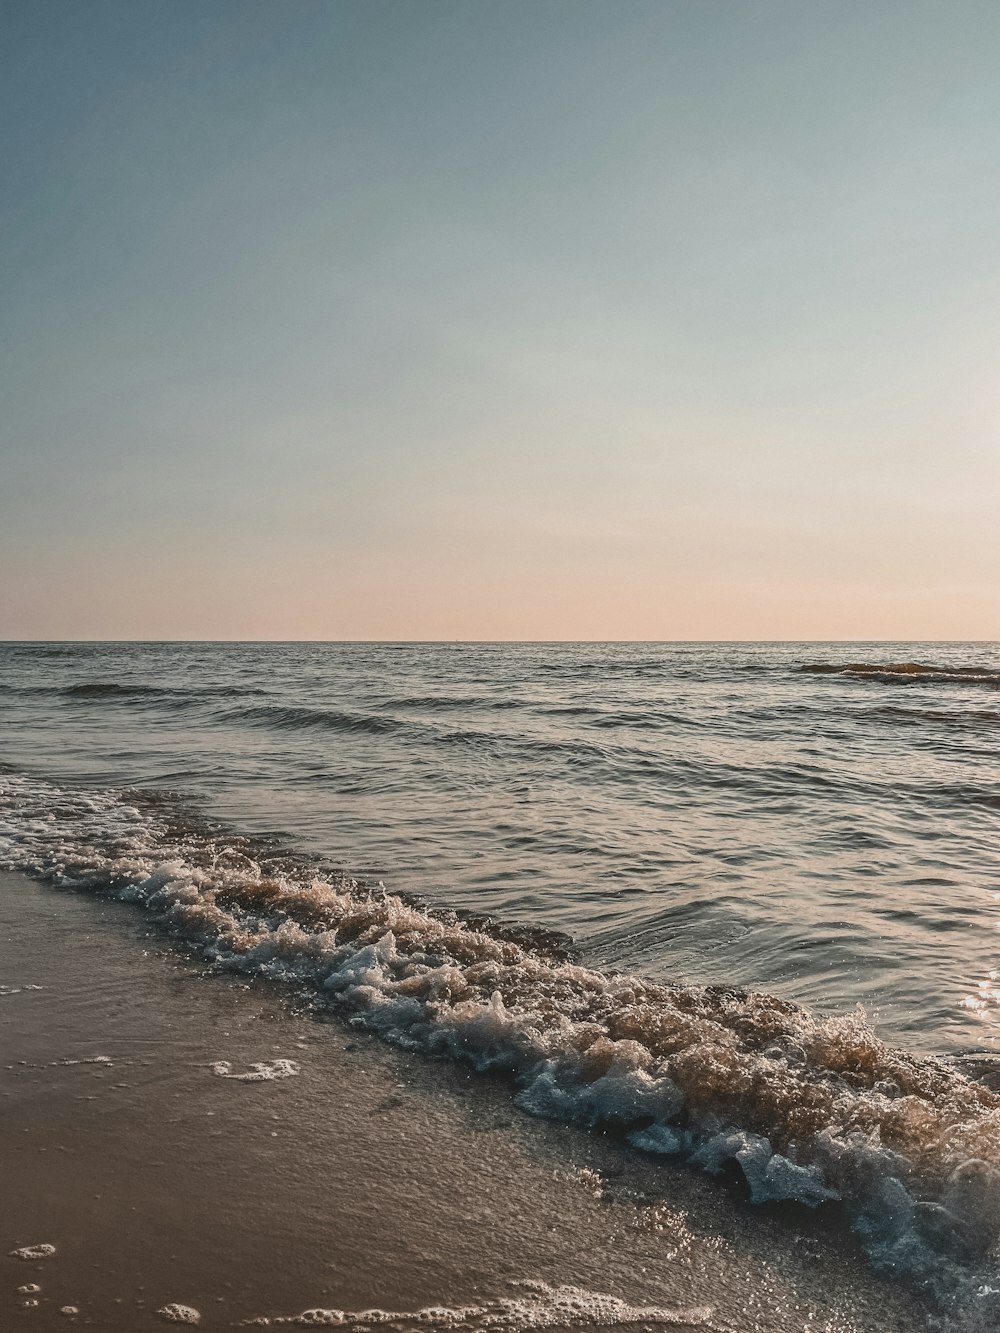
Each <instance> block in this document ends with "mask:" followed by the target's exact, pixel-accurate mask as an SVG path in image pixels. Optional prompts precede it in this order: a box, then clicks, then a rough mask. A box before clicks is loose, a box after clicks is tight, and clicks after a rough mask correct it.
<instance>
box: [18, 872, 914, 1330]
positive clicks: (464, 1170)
mask: <svg viewBox="0 0 1000 1333" xmlns="http://www.w3.org/2000/svg"><path fill="white" fill-rule="evenodd" d="M0 929H2V938H3V941H4V950H3V974H2V975H0V982H2V983H3V985H4V987H5V989H6V991H7V993H6V994H3V995H0V1032H2V1038H3V1049H4V1057H3V1065H4V1068H3V1069H2V1070H0V1076H2V1083H0V1088H2V1095H0V1124H2V1130H0V1175H2V1178H3V1179H4V1181H5V1194H6V1206H5V1208H4V1214H3V1217H2V1219H0V1272H2V1290H3V1294H2V1297H0V1310H2V1311H3V1314H4V1319H5V1321H9V1324H8V1323H5V1326H9V1327H11V1328H12V1329H13V1330H17V1333H20V1330H21V1329H22V1328H23V1329H25V1330H29V1329H31V1330H36V1333H46V1331H47V1330H49V1329H55V1328H65V1327H67V1326H71V1325H72V1324H74V1323H78V1324H82V1325H91V1326H96V1327H99V1328H101V1329H106V1330H108V1333H118V1331H119V1330H121V1333H125V1330H134V1333H142V1330H144V1329H155V1328H162V1327H164V1326H165V1325H164V1322H163V1319H162V1317H159V1316H158V1315H157V1313H156V1312H157V1311H158V1310H160V1309H163V1308H164V1307H165V1306H167V1305H169V1304H170V1303H178V1304H182V1305H185V1306H191V1307H193V1308H195V1309H197V1310H199V1311H200V1312H201V1321H200V1325H199V1326H200V1327H202V1328H207V1329H215V1328H219V1329H221V1328H225V1327H231V1326H232V1325H233V1324H236V1323H239V1322H241V1321H245V1320H253V1319H262V1318H269V1319H274V1318H275V1317H276V1316H277V1317H282V1316H284V1317H288V1316H295V1315H297V1314H299V1313H301V1312H302V1311H305V1310H308V1309H316V1308H322V1309H326V1310H334V1311H344V1312H351V1311H354V1312H360V1311H371V1310H373V1309H379V1310H383V1311H385V1310H392V1311H400V1312H408V1313H409V1314H410V1315H411V1316H412V1315H414V1314H415V1313H416V1312H419V1311H421V1310H424V1309H426V1308H427V1307H432V1306H433V1307H439V1308H440V1307H444V1308H443V1309H442V1310H441V1313H440V1315H439V1317H438V1322H437V1323H434V1322H432V1323H430V1324H428V1323H427V1320H426V1318H425V1319H424V1320H423V1322H422V1324H421V1325H420V1326H421V1327H432V1328H434V1327H439V1328H447V1327H452V1328H456V1327H470V1328H484V1329H485V1328H491V1327H493V1328H499V1327H509V1328H528V1327H531V1326H535V1327H549V1328H561V1327H566V1328H569V1327H579V1326H581V1322H580V1320H581V1319H584V1320H586V1322H585V1324H584V1325H583V1326H586V1327H590V1328H608V1329H611V1328H616V1327H625V1326H634V1327H646V1328H652V1329H659V1328H661V1327H663V1328H666V1327H675V1328H677V1327H679V1328H692V1329H693V1328H707V1329H712V1328H720V1329H725V1330H727V1333H729V1331H732V1333H744V1330H746V1331H747V1333H749V1330H751V1329H753V1330H761V1331H767V1333H770V1331H771V1330H773V1333H793V1331H794V1330H796V1329H798V1328H803V1329H805V1328H807V1327H808V1328H809V1329H813V1330H815V1329H828V1330H830V1333H834V1331H836V1333H848V1331H852V1333H855V1331H856V1333H869V1331H871V1333H874V1331H875V1330H876V1329H877V1330H879V1333H895V1331H896V1330H899V1333H903V1330H912V1329H914V1328H918V1327H920V1326H921V1324H922V1323H923V1321H924V1317H925V1313H926V1312H925V1309H924V1307H923V1306H922V1304H921V1303H920V1302H919V1301H918V1300H917V1299H916V1297H914V1296H913V1295H912V1294H911V1293H910V1292H908V1291H907V1290H906V1289H905V1288H903V1287H901V1286H899V1285H896V1284H894V1283H891V1282H888V1281H886V1280H884V1279H882V1278H880V1277H879V1276H878V1275H877V1274H875V1273H874V1272H873V1271H872V1270H871V1269H870V1267H869V1266H868V1264H867V1261H866V1260H865V1259H864V1257H863V1255H862V1253H861V1250H860V1246H859V1245H858V1243H857V1242H856V1241H855V1240H854V1238H853V1237H852V1236H851V1235H850V1233H849V1232H848V1231H847V1229H846V1225H841V1224H840V1222H839V1221H837V1220H834V1219H833V1218H831V1217H830V1216H828V1215H823V1214H812V1213H810V1212H809V1211H808V1210H806V1209H804V1208H795V1207H790V1206H770V1207H765V1208H755V1207H752V1206H751V1205H749V1204H747V1203H745V1202H744V1201H743V1200H741V1199H740V1198H739V1197H738V1194H737V1192H736V1191H735V1189H732V1188H728V1189H727V1187H726V1186H724V1185H722V1184H720V1183H719V1182H717V1181H713V1180H710V1179H707V1178H705V1177H704V1176H701V1175H698V1174H697V1173H696V1172H694V1171H693V1170H691V1169H690V1168H685V1167H683V1166H681V1165H677V1164H673V1163H671V1162H669V1161H664V1160H662V1159H658V1160H655V1161H654V1160H652V1159H650V1158H648V1157H645V1156H643V1155H642V1154H640V1153H638V1152H636V1151H634V1150H631V1149H628V1148H627V1147H625V1146H624V1145H623V1144H622V1143H620V1142H619V1141H618V1140H617V1139H616V1138H615V1137H614V1136H612V1135H606V1134H601V1133H595V1132H589V1131H586V1130H582V1129H579V1128H576V1127H573V1126H570V1125H566V1124H561V1123H552V1122H547V1121H538V1120H534V1119H531V1118H529V1117H527V1116H525V1115H523V1114H522V1113H521V1112H519V1111H517V1110H516V1109H515V1108H514V1107H513V1105H512V1102H511V1090H510V1088H509V1087H508V1086H506V1085H505V1084H504V1083H503V1081H501V1080H499V1079H493V1078H489V1077H486V1078H484V1077H482V1076H478V1075H475V1074H473V1073H471V1072H469V1071H468V1070H465V1069H462V1068H460V1067H458V1066H456V1065H454V1064H452V1063H450V1062H438V1061H433V1060H429V1059H427V1058H426V1057H423V1056H420V1055H416V1054H411V1053H408V1052H405V1051H400V1050H397V1049H393V1048H390V1047H387V1046H385V1045H383V1044H382V1043H380V1042H379V1041H378V1040H377V1038H375V1037H373V1036H371V1035H369V1034H365V1033H361V1032H356V1031H354V1030H352V1029H351V1028H350V1027H349V1026H348V1025H347V1024H345V1023H344V1022H343V1021H342V1020H340V1019H337V1018H332V1017H331V1018H329V1019H325V1018H320V1017H317V1016H316V1015H315V1014H310V1013H306V1012H302V1011H297V1010H296V1007H295V1004H294V1002H292V1003H290V1002H289V999H288V997H287V994H283V993H280V992H279V988H278V987H276V986H274V985H273V984H271V983H267V982H253V983H248V982H246V981H245V980H239V979H234V978H232V977H226V976H217V975H214V974H212V975H206V969H205V968H204V965H203V964H199V963H198V962H197V961H195V960H193V959H192V958H191V957H189V956H187V955H185V954H184V953H183V952H182V951H180V950H178V949H175V948H173V947H172V946H171V944H170V942H169V941H168V940H166V939H165V938H164V937H163V936H162V935H158V934H157V933H155V932H153V931H151V930H150V927H149V923H148V922H147V921H145V920H143V919H142V917H141V915H140V914H139V913H138V912H136V911H135V910H134V909H132V908H130V907H128V906H127V905H124V904H120V903H114V902H109V901H107V900H103V899H94V898H89V897H85V896H81V895H77V894H73V893H68V892H64V891H60V890H56V889H52V888H49V887H46V886H43V885H40V884H38V883H35V882H34V881H31V880H28V879H26V878H25V877H23V876H22V875H20V874H8V873H3V874H0ZM35 986H37V987H41V989H37V990H34V989H27V988H28V987H35ZM282 1061H284V1062H288V1063H286V1064H284V1065H282V1064H281V1063H280V1062H282ZM254 1065H264V1066H270V1069H269V1070H268V1069H265V1073H270V1074H271V1075H274V1074H278V1075H279V1076H278V1077H273V1076H272V1077H269V1078H263V1079H260V1080H259V1081H245V1080H244V1079H243V1078H242V1077H241V1076H242V1075H244V1074H249V1073H252V1072H253V1069H252V1067H253V1066H254ZM227 1066H228V1067H227ZM296 1069H297V1070H298V1072H293V1071H294V1070H296ZM282 1075H283V1076H282ZM37 1244H53V1245H55V1247H56V1252H55V1254H54V1255H53V1256H51V1257H49V1258H45V1259H40V1260H36V1261H24V1260H19V1259H16V1258H13V1257H11V1255H10V1253H9V1252H10V1251H11V1250H13V1249H15V1248H18V1247H21V1246H24V1245H37ZM518 1283H541V1284H544V1290H542V1292H541V1294H539V1292H538V1291H535V1293H534V1294H532V1290H531V1288H530V1287H528V1288H526V1287H523V1286H518V1285H516V1284H518ZM25 1284H37V1285H39V1286H40V1287H41V1292H39V1293H37V1295H35V1294H32V1295H30V1296H25V1295H23V1294H18V1293H17V1291H16V1288H17V1287H18V1286H21V1285H25ZM562 1287H572V1288H576V1289H578V1290H579V1291H581V1292H583V1293H589V1296H583V1297H579V1298H576V1297H574V1298H573V1299H574V1300H577V1302H578V1306H579V1308H577V1309H576V1310H575V1311H572V1312H569V1313H572V1314H573V1318H570V1317H569V1313H568V1314H567V1319H566V1320H565V1321H564V1322H562V1323H560V1322H553V1320H558V1319H559V1318H560V1309H561V1308H562V1307H560V1305H559V1298H558V1297H554V1296H553V1295H552V1292H553V1290H554V1289H558V1288H562ZM546 1292H547V1293H548V1294H546ZM597 1297H607V1298H611V1299H612V1300H615V1301H618V1302H621V1303H623V1304H621V1305H618V1306H614V1305H609V1304H607V1302H605V1303H604V1304H602V1303H601V1301H600V1300H598V1299H596V1298H597ZM25 1299H37V1300H38V1301H39V1304H38V1305H36V1306H24V1305H23V1304H22V1303H21V1302H22V1301H23V1300H25ZM525 1299H527V1301H528V1304H527V1306H524V1308H523V1310H522V1309H521V1307H519V1306H518V1305H517V1302H518V1301H521V1302H522V1303H523V1301H524V1300H525ZM532 1302H534V1305H533V1304H532ZM580 1302H582V1304H580ZM588 1302H589V1304H588ZM67 1305H70V1306H74V1307H77V1308H78V1309H79V1314H78V1315H76V1316H64V1315H61V1314H60V1313H59V1311H60V1309H61V1308H62V1307H63V1306H67ZM463 1310H464V1311H465V1315H464V1316H462V1317H464V1318H466V1319H467V1322H466V1324H461V1323H457V1322H456V1318H457V1316H456V1312H458V1311H463ZM470 1310H471V1311H473V1313H471V1314H470V1313H469V1311H470ZM447 1311H451V1312H452V1313H451V1314H448V1313H447ZM498 1311H499V1313H498ZM505 1311H506V1313H505ZM525 1311H526V1312H527V1313H525ZM657 1311H659V1312H660V1313H661V1314H662V1315H663V1316H664V1317H663V1318H660V1319H658V1320H657V1319H654V1318H651V1317H650V1315H651V1314H652V1313H655V1312H657ZM684 1311H688V1312H691V1313H692V1318H691V1319H690V1320H688V1322H687V1323H684V1322H678V1320H679V1319H680V1318H681V1316H682V1312H684ZM476 1312H478V1313H476ZM668 1315H669V1316H670V1318H667V1317H666V1316H668ZM536 1316H537V1318H538V1319H543V1318H544V1322H535V1323H534V1325H532V1322H531V1321H532V1320H535V1318H536ZM633 1316H634V1317H633ZM695 1316H696V1317H695ZM469 1320H471V1321H472V1322H468V1321H469ZM491 1320H493V1321H494V1322H490V1321H491ZM504 1320H506V1321H507V1322H504ZM477 1321H478V1322H477ZM496 1321H499V1322H496ZM511 1321H513V1322H511ZM519 1321H520V1322H519ZM346 1326H347V1327H351V1326H354V1327H364V1326H365V1325H364V1322H363V1321H359V1320H358V1319H354V1320H353V1321H351V1320H348V1322H347V1323H346ZM410 1326H414V1325H413V1322H412V1319H409V1320H404V1321H403V1322H401V1323H399V1324H398V1327H400V1328H407V1327H410Z"/></svg>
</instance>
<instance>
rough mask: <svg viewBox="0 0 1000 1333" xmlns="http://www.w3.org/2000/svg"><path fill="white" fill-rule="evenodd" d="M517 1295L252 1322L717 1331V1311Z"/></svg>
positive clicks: (404, 1331)
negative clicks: (638, 1326)
mask: <svg viewBox="0 0 1000 1333" xmlns="http://www.w3.org/2000/svg"><path fill="white" fill-rule="evenodd" d="M516 1286H517V1289H518V1292H517V1295H514V1296H510V1297H506V1298H500V1299H498V1300H492V1301H487V1302H485V1303H484V1304H482V1305H461V1306H447V1305H435V1306H425V1307H423V1308H422V1309H419V1310H409V1311H399V1310H382V1309H371V1310H357V1311H349V1310H337V1309H323V1308H318V1309H312V1310H303V1311H302V1313H301V1314H297V1315H278V1316H275V1317H271V1318H268V1317H266V1316H264V1317H262V1318H259V1319H252V1320H248V1321H247V1322H248V1323H249V1324H255V1325H261V1326H271V1325H283V1324H284V1325H287V1324H293V1325H297V1326H299V1327H302V1328H328V1327H335V1328H347V1329H352V1328H353V1329H359V1330H360V1329H365V1328H370V1327H371V1326H372V1325H376V1326H377V1325H379V1324H383V1325H386V1324H388V1325H391V1326H392V1328H393V1330H396V1331H397V1333H410V1330H418V1329H427V1328H428V1327H431V1328H435V1329H440V1330H444V1329H455V1330H462V1333H466V1331H467V1333H500V1331H501V1330H511V1331H512V1333H529V1330H534V1329H544V1328H580V1327H587V1326H594V1325H600V1326H601V1327H604V1328H624V1327H628V1326H629V1325H635V1324H650V1323H656V1324H661V1325H662V1324H666V1325H668V1326H669V1325H675V1326H676V1325H683V1326H685V1327H699V1328H705V1329H712V1328H716V1327H719V1326H717V1325H713V1324H712V1322H711V1320H712V1310H711V1308H709V1307H706V1306H698V1307H696V1308H693V1309H686V1310H679V1309H675V1308H671V1307H665V1306H657V1305H648V1306H641V1305H630V1304H629V1303H628V1302H627V1301H623V1300H620V1299H619V1298H618V1297H617V1296H608V1295H604V1294H603V1293H601V1292H594V1291H587V1290H585V1289H584V1288H583V1287H572V1286H549V1285H548V1284H547V1283H545V1282H519V1283H517V1284H516Z"/></svg>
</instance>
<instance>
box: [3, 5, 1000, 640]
mask: <svg viewBox="0 0 1000 1333" xmlns="http://www.w3.org/2000/svg"><path fill="white" fill-rule="evenodd" d="M0 27H2V40H0V191H2V207H3V225H2V228H0V265H2V270H0V271H2V277H3V292H4V299H3V302H2V308H0V342H2V351H3V354H2V358H0V395H2V400H3V403H4V410H3V413H2V418H0V568H2V570H3V574H2V578H0V636H3V637H7V638H19V637H43V638H59V637H74V638H76V637H82V638H90V637H93V638H102V637H140V638H368V637H375V638H598V639H603V638H668V639H669V638H681V639H687V638H758V637H760V638H773V637H776V638H853V637H865V638H867V637H880V638H924V637H932V638H1000V593H998V591H997V589H998V580H997V573H998V569H1000V536H998V533H1000V522H998V519H1000V513H998V510H1000V447H998V424H1000V387H998V385H1000V377H998V375H997V368H998V352H1000V320H998V318H997V315H996V311H997V304H998V301H997V298H998V294H1000V292H998V289H1000V266H998V260H997V255H998V253H1000V245H998V240H1000V170H998V167H1000V163H998V157H1000V79H998V78H997V76H996V71H997V68H998V67H1000V6H997V5H996V4H995V3H992V2H991V3H966V0H955V3H951V4H948V5H942V4H941V3H939V0H935V3H921V2H920V0H911V2H910V3H886V2H884V0H882V2H880V0H866V2H865V3H861V2H860V0H859V2H858V3H854V2H853V0H837V2H836V3H815V2H813V0H784V2H783V3H765V2H757V0H747V3H743V4H732V3H722V2H721V0H719V2H718V3H717V2H716V0H690V2H688V3H673V2H672V0H657V2H656V3H647V2H646V0H603V2H602V3H594V0H565V2H564V0H517V2H516V3H510V2H508V0H503V2H500V3H492V2H490V0H461V2H453V0H401V2H399V3H396V2H395V0H394V2H392V3H382V2H381V0H361V2H360V3H354V0H338V2H333V0H322V2H320V0H295V3H279V0H268V3H255V2H254V0H241V2H240V3H226V2H222V0H157V3H148V0H116V2H115V3H105V2H103V0H87V3H80V0H66V2H65V3H64V2H63V0H18V2H17V3H10V0H6V2H4V3H0Z"/></svg>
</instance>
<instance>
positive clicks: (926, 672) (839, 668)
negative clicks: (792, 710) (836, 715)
mask: <svg viewBox="0 0 1000 1333" xmlns="http://www.w3.org/2000/svg"><path fill="white" fill-rule="evenodd" d="M799 670H800V671H805V672H807V673H808V674H809V675H812V676H867V677H870V678H873V679H875V680H880V681H885V682H887V683H890V684H895V683H897V682H898V683H906V682H909V681H950V682H953V683H957V684H972V685H992V686H995V687H1000V671H996V670H994V669H993V668H991V667H975V666H965V667H956V666H928V665H927V664H926V663H925V662H807V663H805V664H803V665H802V666H800V667H799Z"/></svg>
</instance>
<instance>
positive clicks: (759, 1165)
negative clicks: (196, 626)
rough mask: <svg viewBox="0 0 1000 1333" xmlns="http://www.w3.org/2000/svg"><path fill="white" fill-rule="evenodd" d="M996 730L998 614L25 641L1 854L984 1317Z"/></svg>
mask: <svg viewBox="0 0 1000 1333" xmlns="http://www.w3.org/2000/svg"><path fill="white" fill-rule="evenodd" d="M998 739H1000V645H993V644H940V643H934V644H886V643H878V644H770V643H768V644H604V645H601V644H524V645H517V644H476V645H467V644H398V645H397V644H288V645H281V644H193V645H192V644H5V645H0V762H2V763H3V765H4V767H3V770H2V771H0V864H2V865H4V866H6V867H8V868H13V869H22V870H27V871H28V872H29V873H33V874H35V875H38V876H41V877H43V878H46V879H48V880H50V881H52V882H54V883H56V884H58V885H62V886H64V887H70V888H76V889H81V890H88V891H96V892H103V893H110V894H113V895H115V896H117V897H121V898H125V899H127V900H130V901H133V902H135V903H136V904H137V906H138V907H140V908H143V909H145V910H146V911H148V912H149V913H150V914H151V915H152V916H153V917H154V918H155V919H156V920H157V921H159V922H161V923H162V924H163V926H164V928H165V929H167V930H170V931H173V932H174V933H175V934H177V935H179V936H181V937H183V938H184V939H185V940H186V941H187V942H188V943H189V944H190V945H191V946H192V947H195V948H197V949H198V950H200V951H201V952H202V953H203V954H204V955H205V956H206V957H207V958H209V959H210V960H211V961H212V962H213V963H214V964H215V965H216V966H218V967H220V968H225V969H228V970H236V971H243V972H252V973H265V974H267V975H270V976H274V977H278V978H279V979H281V980H284V981H287V982H289V983H290V984H291V985H293V986H294V987H296V989H297V990H299V991H306V992H309V993H311V994H312V995H313V996H314V997H315V1002H316V1003H317V1004H324V1005H332V1006H334V1007H339V1008H341V1009H342V1010H343V1011H344V1012H345V1013H346V1014H347V1015H348V1016H349V1017H350V1018H351V1019H352V1021H354V1022H357V1023H361V1024H363V1025H364V1026H366V1027H369V1028H371V1029H373V1030H375V1031H377V1032H379V1033H380V1034H381V1035H383V1036H385V1037H386V1038H387V1039H388V1040H390V1041H393V1042H395V1043H397V1044H400V1045H405V1046H410V1047H412V1048H415V1049H419V1050H422V1051H426V1052H428V1053H430V1054H432V1055H435V1056H445V1057H448V1058H453V1059H458V1060H463V1061H466V1062H469V1063H471V1064H473V1065H474V1066H476V1067H477V1068H482V1069H494V1070H500V1071H502V1072H504V1073H505V1074H507V1075H509V1076H510V1077H511V1078H512V1080H513V1081H514V1083H515V1085H516V1088H517V1093H516V1098H517V1101H518V1103H519V1105H520V1106H521V1107H522V1108H523V1109H524V1110H526V1111H528V1112H530V1113H532V1114H535V1115H543V1116H549V1117H554V1118H564V1119H570V1120H574V1121H577V1122H583V1123H587V1124H594V1125H609V1124H610V1125H614V1126H616V1127H617V1128H618V1129H619V1131H620V1132H621V1133H622V1134H623V1135H625V1136H626V1137H627V1138H628V1139H629V1141H630V1142H631V1143H632V1144H633V1145H634V1147H635V1148H636V1149H637V1150H638V1151H641V1152H648V1153H668V1154H683V1155H685V1156H687V1157H689V1158H691V1159H692V1160H694V1161H695V1162H696V1163H698V1164H699V1165H700V1166H702V1167H704V1169H706V1170H708V1171H720V1170H726V1169H732V1168H733V1167H735V1168H737V1169H739V1170H740V1171H741V1172H742V1174H743V1176H744V1177H745V1180H746V1182H747V1187H748V1188H749V1190H750V1192H751V1194H752V1195H753V1197H754V1198H755V1199H759V1200H760V1201H762V1202H763V1201H767V1200H770V1199H779V1198H793V1199H797V1200H799V1201H801V1202H804V1203H807V1204H809V1205H811V1206H821V1205H826V1204H834V1205H836V1206H842V1207H844V1208H846V1210H847V1212H848V1214H849V1216H850V1218H851V1220H852V1222H853V1224H854V1226H855V1227H856V1229H857V1230H858V1232H859V1233H860V1234H861V1236H862V1239H863V1240H864V1242H865V1244H866V1246H867V1248H868V1250H869V1253H870V1254H871V1256H872V1258H873V1261H874V1262H875V1263H876V1264H879V1265H881V1266H883V1267H887V1268H889V1269H891V1270H892V1271H895V1272H900V1273H908V1274H910V1275H911V1277H912V1279H913V1280H914V1281H917V1282H920V1283H924V1284H927V1285H930V1286H932V1287H934V1289H935V1291H937V1292H938V1293H939V1295H940V1298H941V1300H942V1301H943V1302H945V1303H946V1304H947V1303H948V1302H949V1301H952V1302H954V1301H958V1302H959V1303H960V1304H962V1307H963V1309H965V1310H966V1312H968V1311H969V1310H972V1311H973V1314H971V1315H968V1318H970V1319H978V1320H979V1321H980V1325H981V1326H982V1327H983V1328H990V1327H994V1326H997V1325H996V1324H995V1323H994V1322H990V1321H991V1320H997V1319H998V1318H1000V1316H998V1314H997V1307H996V1305H995V1304H991V1302H995V1301H996V1299H997V1292H995V1291H994V1290H993V1287H994V1286H996V1287H1000V1281H996V1282H995V1281H994V1275H995V1273H996V1264H995V1257H994V1256H995V1244H996V1239H997V1236H998V1234H1000V1096H998V1095H997V1094H996V1093H995V1092H994V1091H993V1090H992V1087H991V1084H997V1085H1000V1077H998V1075H1000V1058H998V1052H997V1049H996V1039H997V1034H998V1031H1000V981H998V979H997V978H998V971H1000V948H998V944H1000V937H998V935H997V926H998V923H1000V850H998V847H1000V844H998V838H997V833H998V829H1000V765H998V762H997V759H998ZM963 1317H965V1316H963ZM968 1326H969V1327H973V1326H974V1325H973V1324H971V1323H970V1324H969V1325H968Z"/></svg>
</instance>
